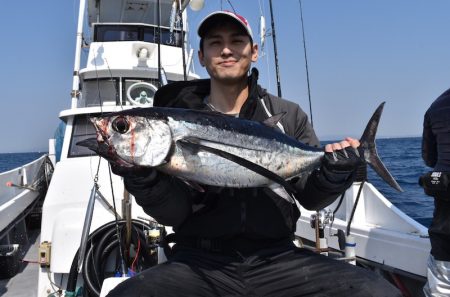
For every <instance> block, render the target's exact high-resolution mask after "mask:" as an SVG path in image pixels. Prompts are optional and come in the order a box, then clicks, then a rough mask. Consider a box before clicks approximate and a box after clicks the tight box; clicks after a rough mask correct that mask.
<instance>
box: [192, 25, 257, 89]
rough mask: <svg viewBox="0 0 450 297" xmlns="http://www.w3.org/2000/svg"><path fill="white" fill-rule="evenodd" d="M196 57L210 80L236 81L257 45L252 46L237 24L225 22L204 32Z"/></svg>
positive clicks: (243, 74) (248, 67)
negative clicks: (200, 47) (201, 46)
mask: <svg viewBox="0 0 450 297" xmlns="http://www.w3.org/2000/svg"><path fill="white" fill-rule="evenodd" d="M198 56H199V60H200V63H201V64H202V66H205V67H206V70H207V71H208V74H209V76H210V77H211V79H212V80H216V81H218V82H222V83H236V82H239V81H241V80H242V79H243V78H246V77H247V72H248V70H249V69H250V65H251V63H252V62H255V61H256V60H257V58H258V46H257V44H253V45H252V43H251V42H250V37H249V36H248V35H246V34H245V33H243V32H242V30H240V28H239V25H237V24H234V23H229V24H227V25H226V26H220V27H216V28H212V29H211V30H210V31H209V32H208V33H207V34H206V35H205V37H204V40H203V50H202V49H200V51H199V53H198Z"/></svg>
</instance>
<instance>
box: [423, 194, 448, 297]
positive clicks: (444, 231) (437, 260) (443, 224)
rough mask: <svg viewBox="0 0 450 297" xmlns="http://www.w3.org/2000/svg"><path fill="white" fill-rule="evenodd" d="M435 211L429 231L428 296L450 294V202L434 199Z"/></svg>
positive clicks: (426, 292) (425, 288) (425, 290)
mask: <svg viewBox="0 0 450 297" xmlns="http://www.w3.org/2000/svg"><path fill="white" fill-rule="evenodd" d="M434 206H435V208H434V213H433V220H432V222H431V225H430V228H429V229H428V233H429V235H430V242H431V255H430V257H429V259H428V269H427V283H426V284H425V286H424V288H423V291H424V293H425V295H426V296H449V295H450V202H448V201H444V200H441V199H435V200H434Z"/></svg>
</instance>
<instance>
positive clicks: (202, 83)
mask: <svg viewBox="0 0 450 297" xmlns="http://www.w3.org/2000/svg"><path fill="white" fill-rule="evenodd" d="M258 76H259V72H258V70H257V69H256V68H252V70H251V73H250V75H249V77H248V86H249V96H248V98H247V100H246V101H245V102H244V105H243V106H242V108H241V112H240V113H239V117H241V118H246V119H253V118H254V115H255V112H257V110H258V106H259V105H260V104H258V99H259V98H260V97H262V96H263V95H264V94H263V93H265V91H264V90H263V89H262V88H261V87H259V86H258ZM210 91H211V81H210V80H209V79H197V80H191V81H177V82H172V83H170V84H168V85H165V86H163V87H161V88H159V89H158V91H157V92H156V94H155V98H154V106H164V107H177V108H189V109H197V110H198V109H200V110H202V109H207V107H206V105H205V103H204V98H205V97H206V96H207V95H209V94H210Z"/></svg>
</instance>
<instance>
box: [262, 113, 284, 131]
mask: <svg viewBox="0 0 450 297" xmlns="http://www.w3.org/2000/svg"><path fill="white" fill-rule="evenodd" d="M285 114H286V112H285V111H283V112H280V113H277V114H276V115H273V116H271V117H270V118H268V119H266V120H264V121H263V122H262V123H263V124H264V125H266V126H268V127H270V128H275V127H276V126H277V125H278V123H279V122H280V120H281V119H282V118H283V117H284V115H285Z"/></svg>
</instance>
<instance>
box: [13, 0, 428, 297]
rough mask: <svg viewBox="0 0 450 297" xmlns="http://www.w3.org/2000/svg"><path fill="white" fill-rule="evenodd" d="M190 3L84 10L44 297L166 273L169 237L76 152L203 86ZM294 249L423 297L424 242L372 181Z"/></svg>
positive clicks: (49, 206)
mask: <svg viewBox="0 0 450 297" xmlns="http://www.w3.org/2000/svg"><path fill="white" fill-rule="evenodd" d="M190 2H193V1H189V0H182V1H173V0H159V1H144V0H134V1H130V0H114V1H113V0H80V5H79V16H78V29H77V37H76V38H77V40H76V52H75V59H74V60H75V62H74V69H73V70H74V71H73V85H72V91H71V96H72V98H71V107H70V108H69V109H67V110H63V111H61V113H60V114H59V117H60V118H61V120H63V122H64V123H65V125H66V129H65V133H64V139H63V142H62V147H61V148H60V155H59V156H57V157H58V158H57V159H58V160H59V161H58V162H55V166H54V171H53V175H52V179H51V182H50V184H49V187H48V190H47V192H46V195H45V200H44V202H43V205H42V222H41V232H40V238H39V242H38V251H39V254H38V263H39V269H38V272H37V274H38V283H37V285H36V286H37V288H36V295H37V296H39V297H43V296H82V295H83V296H106V294H107V293H108V292H109V291H110V290H111V289H113V288H114V287H115V286H116V285H117V284H118V283H120V282H121V281H123V280H124V279H126V278H127V277H129V276H133V275H135V274H136V273H138V272H139V271H141V270H143V269H145V268H148V267H151V266H153V265H156V264H158V263H161V262H163V261H165V255H164V249H163V245H162V241H163V237H164V234H166V233H170V232H171V230H170V227H168V226H162V225H160V224H159V223H158V222H157V221H155V220H154V219H153V218H151V217H150V216H148V215H147V214H145V213H144V212H143V210H142V209H141V208H140V207H139V206H138V205H137V204H136V203H135V201H134V198H133V197H132V195H130V194H129V193H127V192H126V190H125V189H124V186H123V180H122V178H121V177H119V176H116V175H114V174H112V173H111V171H110V167H109V165H108V162H107V161H105V160H102V159H101V158H100V157H98V156H97V155H94V154H93V153H92V152H91V151H89V150H88V149H86V148H83V147H80V146H77V145H76V143H78V142H79V141H82V140H85V139H87V138H90V137H93V136H95V134H96V132H95V130H94V127H93V126H92V125H91V123H90V122H89V117H90V116H93V115H96V114H101V113H104V112H114V111H121V110H125V109H131V108H136V107H142V106H144V107H145V106H151V105H152V98H153V95H154V93H155V92H156V90H157V89H158V88H159V87H160V86H161V85H164V84H166V83H170V82H172V81H179V80H191V79H196V78H199V76H198V75H196V73H195V70H194V68H193V62H192V61H193V50H192V48H190V45H189V43H188V40H187V38H186V36H187V33H188V30H189V23H188V18H187V13H186V10H185V9H186V7H187V6H188V4H189V3H190ZM200 6H201V5H200ZM158 11H160V13H159V14H158V13H157V12H158ZM86 20H87V21H86ZM85 49H87V51H88V56H87V58H86V59H85V60H83V59H82V51H83V50H85ZM82 62H84V64H83V66H81V64H82ZM50 150H52V151H53V144H52V145H51V147H50ZM58 151H59V150H58ZM19 185H20V184H19ZM344 230H345V231H344ZM118 238H119V239H120V240H117V239H118ZM295 242H296V243H297V244H298V245H301V246H304V247H305V248H309V249H312V250H315V251H317V252H320V253H323V254H325V255H328V256H330V257H334V258H336V260H341V261H347V262H349V263H350V264H353V265H360V266H363V267H366V268H367V269H371V270H375V271H377V272H379V273H382V274H383V276H385V277H386V278H387V279H389V280H390V281H392V282H393V283H394V284H396V285H397V286H398V287H399V288H400V289H401V290H402V292H403V293H404V295H405V296H421V288H422V286H423V284H424V282H425V280H426V258H427V257H428V254H429V250H430V244H429V239H428V237H427V230H426V228H425V227H423V226H422V225H420V224H419V223H417V222H416V221H414V220H413V219H411V218H410V217H408V216H407V215H406V214H405V213H403V212H402V211H400V210H399V209H398V208H396V207H395V206H393V205H392V203H390V202H389V200H388V199H386V197H384V196H383V195H382V194H381V193H380V192H379V191H378V190H377V189H376V188H375V187H374V186H373V185H372V184H370V183H369V182H367V181H359V182H357V183H355V184H354V185H352V187H351V188H350V189H348V190H347V191H346V193H345V194H344V195H343V196H342V198H341V199H339V200H337V201H336V202H335V203H333V204H332V205H330V206H329V207H327V208H326V209H324V210H322V211H319V212H311V211H308V210H306V209H303V208H301V218H300V219H299V221H298V222H297V231H296V239H295ZM141 245H145V249H146V250H147V251H148V253H143V252H142V250H143V249H144V248H143V247H141ZM118 258H119V259H124V260H117V259H118ZM411 259H414V261H411ZM408 294H409V295H408Z"/></svg>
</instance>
